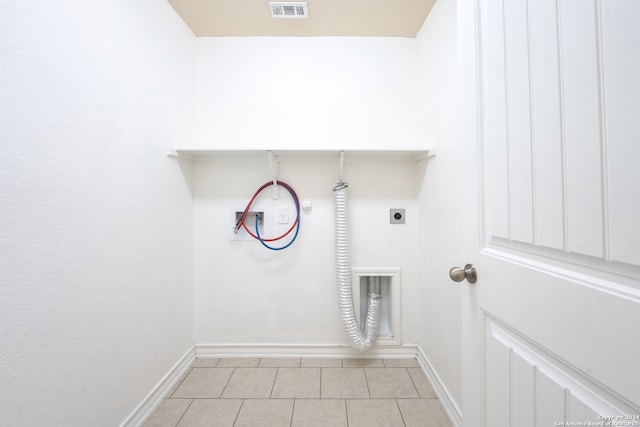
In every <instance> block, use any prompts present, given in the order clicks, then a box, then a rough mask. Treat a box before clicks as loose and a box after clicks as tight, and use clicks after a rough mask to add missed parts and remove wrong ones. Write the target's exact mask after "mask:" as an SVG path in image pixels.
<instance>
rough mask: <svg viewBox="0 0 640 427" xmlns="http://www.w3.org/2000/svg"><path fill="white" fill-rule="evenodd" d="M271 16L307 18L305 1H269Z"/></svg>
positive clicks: (307, 12) (307, 10) (307, 11)
mask: <svg viewBox="0 0 640 427" xmlns="http://www.w3.org/2000/svg"><path fill="white" fill-rule="evenodd" d="M269 9H271V17H272V18H308V17H309V9H308V7H307V2H306V1H270V2H269Z"/></svg>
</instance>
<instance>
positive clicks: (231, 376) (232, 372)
mask: <svg viewBox="0 0 640 427" xmlns="http://www.w3.org/2000/svg"><path fill="white" fill-rule="evenodd" d="M235 373H236V368H233V371H231V375H229V379H227V382H226V383H224V387H222V391H221V392H220V396H218V399H222V396H223V395H224V391H225V390H226V389H227V386H228V385H229V383H230V382H231V378H233V374H235ZM242 403H244V399H243V400H242Z"/></svg>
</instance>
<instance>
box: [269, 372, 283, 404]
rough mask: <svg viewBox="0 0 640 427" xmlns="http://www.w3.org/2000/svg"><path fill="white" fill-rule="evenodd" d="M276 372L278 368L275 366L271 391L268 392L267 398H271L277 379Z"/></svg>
mask: <svg viewBox="0 0 640 427" xmlns="http://www.w3.org/2000/svg"><path fill="white" fill-rule="evenodd" d="M278 373H280V368H276V374H275V375H274V376H273V382H272V383H271V391H270V392H269V399H272V397H271V396H273V389H275V388H276V380H277V379H278Z"/></svg>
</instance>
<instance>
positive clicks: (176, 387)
mask: <svg viewBox="0 0 640 427" xmlns="http://www.w3.org/2000/svg"><path fill="white" fill-rule="evenodd" d="M191 371H193V367H191V366H190V367H189V370H188V371H187V372H186V373H185V374H184V376H183V377H182V378H181V379H180V383H179V384H178V385H176V386H175V388H174V389H173V391H171V395H170V396H169V397H167V399H173V395H174V394H176V392H177V391H178V389H179V388H180V386H181V385H182V383H183V382H184V381H185V380H186V379H187V377H188V376H189V374H191Z"/></svg>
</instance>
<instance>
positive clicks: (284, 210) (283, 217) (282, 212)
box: [278, 206, 289, 224]
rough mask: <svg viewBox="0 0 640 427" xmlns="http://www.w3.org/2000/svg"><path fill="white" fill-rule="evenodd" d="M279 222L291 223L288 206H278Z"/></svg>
mask: <svg viewBox="0 0 640 427" xmlns="http://www.w3.org/2000/svg"><path fill="white" fill-rule="evenodd" d="M278 224H289V208H288V207H286V206H280V207H278Z"/></svg>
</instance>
